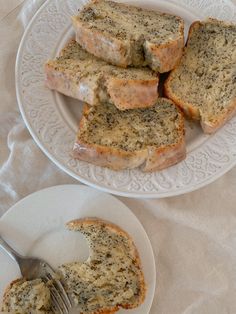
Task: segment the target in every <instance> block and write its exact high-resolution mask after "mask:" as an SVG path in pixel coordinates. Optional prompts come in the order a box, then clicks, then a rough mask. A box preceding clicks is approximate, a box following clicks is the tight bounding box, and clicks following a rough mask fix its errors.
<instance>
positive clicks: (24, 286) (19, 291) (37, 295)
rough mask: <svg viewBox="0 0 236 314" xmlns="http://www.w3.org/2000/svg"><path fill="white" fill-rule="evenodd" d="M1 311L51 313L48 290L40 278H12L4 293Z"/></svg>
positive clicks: (19, 313)
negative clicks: (28, 279)
mask: <svg viewBox="0 0 236 314" xmlns="http://www.w3.org/2000/svg"><path fill="white" fill-rule="evenodd" d="M2 311H3V313H11V314H26V313H27V314H30V313H35V314H36V313H37V314H53V310H52V307H51V295H50V290H49V288H48V287H47V286H46V284H45V283H44V282H43V281H42V280H41V279H35V280H30V281H27V280H25V279H23V278H22V279H17V280H14V281H13V282H12V283H11V284H10V285H9V287H8V288H7V289H6V291H5V293H4V296H3V302H2Z"/></svg>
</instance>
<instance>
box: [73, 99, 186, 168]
mask: <svg viewBox="0 0 236 314" xmlns="http://www.w3.org/2000/svg"><path fill="white" fill-rule="evenodd" d="M73 155H74V157H75V158H78V159H81V160H84V161H87V162H90V163H93V164H95V165H99V166H105V167H109V168H111V169H113V170H122V169H132V168H136V167H139V166H141V167H142V170H143V171H145V172H146V171H155V170H161V169H164V168H166V167H169V166H171V165H173V164H176V163H177V162H179V161H181V160H182V159H184V158H185V156H186V148H185V140H184V118H183V114H182V112H181V111H180V110H179V109H178V107H177V106H175V105H174V104H173V103H172V102H171V101H170V100H168V99H165V98H158V100H157V102H156V104H155V106H153V107H151V108H146V109H135V110H125V111H120V110H118V109H117V108H116V107H114V106H112V105H110V104H103V105H101V106H96V107H89V106H86V105H85V107H84V114H83V117H82V119H81V121H80V126H79V132H78V135H77V139H76V143H75V145H74V149H73Z"/></svg>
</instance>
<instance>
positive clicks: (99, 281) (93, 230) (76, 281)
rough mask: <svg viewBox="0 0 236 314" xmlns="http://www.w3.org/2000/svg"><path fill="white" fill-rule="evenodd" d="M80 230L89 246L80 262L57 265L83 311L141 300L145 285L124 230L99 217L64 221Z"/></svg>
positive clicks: (104, 310)
mask: <svg viewBox="0 0 236 314" xmlns="http://www.w3.org/2000/svg"><path fill="white" fill-rule="evenodd" d="M67 226H68V229H69V230H71V231H79V232H81V233H82V234H83V235H84V236H85V238H86V240H87V241H88V245H89V248H90V256H89V258H88V260H87V261H85V262H83V263H79V262H73V263H68V264H64V265H62V266H60V268H59V271H60V274H61V276H62V279H63V280H64V283H65V286H66V288H67V289H68V292H69V294H70V295H71V297H72V299H73V300H74V303H75V305H77V306H78V307H79V308H80V310H81V311H82V312H83V314H108V313H115V312H116V311H118V310H119V308H125V309H132V308H136V307H138V306H139V305H140V304H142V303H143V301H144V298H145V295H146V285H145V281H144V275H143V271H142V267H141V261H140V257H139V254H138V251H137V249H136V246H135V244H134V242H133V240H132V238H131V237H130V235H129V234H127V233H126V232H125V231H124V230H122V229H121V228H120V227H118V226H117V225H114V224H112V223H110V222H108V221H105V220H102V219H99V218H83V219H78V220H73V221H71V222H69V223H68V224H67Z"/></svg>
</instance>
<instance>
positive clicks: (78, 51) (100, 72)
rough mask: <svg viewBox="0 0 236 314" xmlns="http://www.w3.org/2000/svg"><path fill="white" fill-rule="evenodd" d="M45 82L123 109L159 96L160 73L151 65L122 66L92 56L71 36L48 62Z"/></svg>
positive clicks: (145, 104) (152, 101)
mask: <svg viewBox="0 0 236 314" xmlns="http://www.w3.org/2000/svg"><path fill="white" fill-rule="evenodd" d="M45 73H46V86H47V87H49V88H50V89H53V90H56V91H58V92H61V93H62V94H65V95H67V96H71V97H73V98H76V99H79V100H81V101H84V102H86V103H88V104H90V105H97V104H99V103H100V102H105V101H107V102H110V103H112V104H114V105H115V106H116V107H117V108H119V109H120V110H124V109H133V108H140V107H141V108H145V107H150V106H153V105H154V104H155V101H156V99H157V97H158V82H159V77H158V74H156V73H154V72H153V71H152V70H150V69H149V68H145V67H143V68H128V69H123V68H119V67H116V66H113V65H109V64H107V63H106V62H104V61H102V60H100V59H98V58H96V57H94V56H92V55H91V54H89V53H88V52H86V51H85V50H84V49H82V48H81V46H80V45H79V44H78V43H77V42H76V41H75V40H71V41H70V42H69V43H68V44H67V45H66V47H65V48H64V49H63V50H62V52H61V54H60V56H59V57H58V58H56V59H55V60H49V61H48V62H47V63H46V65H45Z"/></svg>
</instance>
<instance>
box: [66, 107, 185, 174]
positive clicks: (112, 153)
mask: <svg viewBox="0 0 236 314" xmlns="http://www.w3.org/2000/svg"><path fill="white" fill-rule="evenodd" d="M177 108H178V107H177ZM178 111H179V114H180V117H181V120H180V124H179V126H178V129H177V132H178V133H179V134H180V138H179V142H178V143H176V144H172V145H166V146H161V147H154V146H148V147H147V148H145V149H142V150H137V151H125V150H122V149H118V148H113V147H108V146H102V145H97V144H89V143H86V142H84V141H83V140H81V139H79V138H77V140H76V142H75V144H74V147H73V152H72V154H73V157H74V158H75V159H80V160H83V161H86V162H89V163H92V164H95V165H97V166H101V167H107V168H110V169H112V170H125V169H134V168H137V167H140V166H141V170H142V171H143V172H152V171H158V170H162V169H164V168H167V167H169V166H171V165H174V164H176V163H178V162H180V161H181V160H183V159H184V158H185V157H186V146H185V139H184V133H185V131H184V117H183V114H182V112H181V110H179V109H178ZM88 112H89V106H88V105H86V104H85V105H84V109H83V113H84V114H83V116H82V119H81V120H80V125H79V129H83V126H84V125H85V124H86V122H87V117H86V115H87V114H88Z"/></svg>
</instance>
